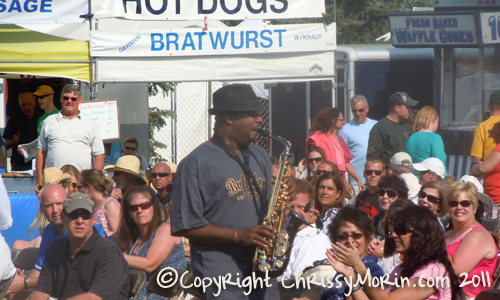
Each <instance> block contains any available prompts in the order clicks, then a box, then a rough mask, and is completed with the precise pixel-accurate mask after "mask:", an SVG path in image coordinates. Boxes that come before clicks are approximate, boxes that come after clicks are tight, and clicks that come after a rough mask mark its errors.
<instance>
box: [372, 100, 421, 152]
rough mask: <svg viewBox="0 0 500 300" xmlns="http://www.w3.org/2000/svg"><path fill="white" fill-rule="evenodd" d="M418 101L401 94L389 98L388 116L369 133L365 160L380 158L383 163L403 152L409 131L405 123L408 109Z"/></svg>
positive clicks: (408, 115)
mask: <svg viewBox="0 0 500 300" xmlns="http://www.w3.org/2000/svg"><path fill="white" fill-rule="evenodd" d="M417 104H418V101H415V100H413V99H412V98H410V95H408V94H407V93H403V92H396V93H394V94H392V95H391V96H390V97H389V101H388V107H389V114H388V115H387V116H386V117H385V118H383V119H382V120H380V121H379V122H378V123H377V124H375V126H373V128H372V130H371V131H370V138H369V140H368V152H367V154H366V157H367V158H370V157H380V158H381V159H382V160H383V161H384V162H388V161H389V158H390V157H391V156H392V155H393V154H394V153H396V152H401V151H403V152H404V151H405V147H406V141H408V138H409V137H410V129H409V128H408V124H407V123H406V121H407V120H408V118H409V117H410V107H414V106H415V105H417Z"/></svg>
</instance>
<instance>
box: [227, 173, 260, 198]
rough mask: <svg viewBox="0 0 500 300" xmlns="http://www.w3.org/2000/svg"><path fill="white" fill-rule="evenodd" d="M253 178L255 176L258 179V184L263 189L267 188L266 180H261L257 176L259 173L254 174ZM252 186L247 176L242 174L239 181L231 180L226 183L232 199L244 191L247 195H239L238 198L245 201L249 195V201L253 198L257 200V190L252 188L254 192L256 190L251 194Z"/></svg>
mask: <svg viewBox="0 0 500 300" xmlns="http://www.w3.org/2000/svg"><path fill="white" fill-rule="evenodd" d="M253 176H255V178H256V179H257V184H258V185H259V187H260V188H261V189H262V188H263V187H264V186H265V183H266V180H265V179H263V178H260V177H259V176H258V175H257V172H254V173H253ZM250 184H252V183H251V181H250V180H247V177H246V176H245V174H241V175H240V178H239V180H236V179H234V178H229V179H228V180H227V181H226V188H227V194H228V195H229V196H230V197H232V196H235V195H236V194H238V193H240V192H242V191H243V192H244V193H245V194H243V195H239V196H238V197H237V199H238V200H243V199H245V198H246V196H247V195H248V198H249V199H253V198H255V196H256V195H255V194H256V193H255V188H254V187H253V186H252V190H254V193H252V192H251V190H250Z"/></svg>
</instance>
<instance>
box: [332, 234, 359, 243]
mask: <svg viewBox="0 0 500 300" xmlns="http://www.w3.org/2000/svg"><path fill="white" fill-rule="evenodd" d="M363 236H365V235H364V234H362V233H359V232H354V233H353V234H347V233H341V234H339V235H337V241H339V242H345V241H347V240H348V239H349V237H352V239H353V240H359V239H360V238H362V237H363Z"/></svg>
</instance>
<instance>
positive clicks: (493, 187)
mask: <svg viewBox="0 0 500 300" xmlns="http://www.w3.org/2000/svg"><path fill="white" fill-rule="evenodd" d="M493 151H497V152H500V144H497V145H496V147H495V148H494V149H493ZM483 187H484V193H485V194H486V195H488V196H490V198H491V200H493V203H500V164H498V165H496V166H495V168H494V169H493V170H492V171H491V172H489V173H488V174H486V176H485V177H484V182H483Z"/></svg>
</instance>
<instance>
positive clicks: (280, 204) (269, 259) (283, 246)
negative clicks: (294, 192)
mask: <svg viewBox="0 0 500 300" xmlns="http://www.w3.org/2000/svg"><path fill="white" fill-rule="evenodd" d="M258 131H259V133H260V134H262V135H264V136H267V137H269V138H272V139H274V140H276V141H278V142H280V143H281V144H283V145H284V146H285V150H284V151H283V152H282V153H281V155H280V159H279V161H278V175H277V176H276V181H275V183H274V188H273V192H272V195H271V199H269V206H268V209H267V214H266V217H265V218H264V221H263V225H269V226H271V227H272V228H273V229H274V233H275V234H274V238H273V240H272V241H271V242H272V243H273V246H272V247H268V248H263V247H257V249H256V250H255V256H254V260H253V269H254V270H258V271H260V272H262V273H266V272H267V273H268V274H269V276H270V277H273V278H274V277H278V276H280V275H281V274H283V272H285V270H286V267H287V265H288V261H289V259H290V250H291V249H292V245H293V240H294V238H295V235H296V233H297V231H298V229H299V227H300V225H302V224H303V223H306V224H307V222H306V221H305V220H304V218H302V216H301V215H299V214H298V213H297V212H296V211H295V210H293V209H291V208H289V207H288V206H287V199H286V198H285V195H284V192H285V186H286V183H287V177H286V175H285V172H286V170H287V168H288V158H289V156H290V148H291V146H292V144H291V143H290V142H289V141H287V140H286V139H284V138H282V137H280V136H274V135H272V134H270V133H269V132H267V131H264V130H258ZM287 210H288V211H289V212H290V213H287Z"/></svg>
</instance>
